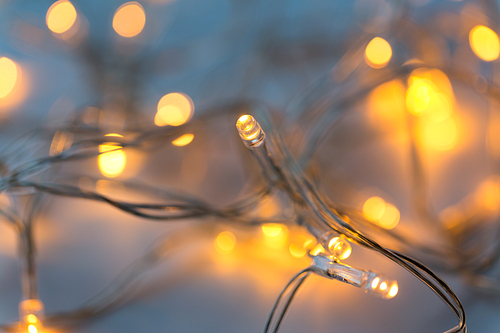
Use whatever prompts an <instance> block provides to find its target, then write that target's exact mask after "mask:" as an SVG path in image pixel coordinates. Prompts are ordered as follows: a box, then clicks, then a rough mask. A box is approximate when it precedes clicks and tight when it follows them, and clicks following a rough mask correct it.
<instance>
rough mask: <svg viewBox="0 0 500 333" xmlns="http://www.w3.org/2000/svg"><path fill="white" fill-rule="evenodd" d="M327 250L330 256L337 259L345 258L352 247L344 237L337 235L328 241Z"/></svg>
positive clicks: (349, 253)
mask: <svg viewBox="0 0 500 333" xmlns="http://www.w3.org/2000/svg"><path fill="white" fill-rule="evenodd" d="M328 251H329V252H330V254H331V256H332V257H334V258H336V259H339V260H345V259H347V258H349V256H350V255H351V253H352V247H351V244H350V243H349V241H348V240H347V239H345V237H343V236H338V237H333V238H331V239H330V240H329V241H328Z"/></svg>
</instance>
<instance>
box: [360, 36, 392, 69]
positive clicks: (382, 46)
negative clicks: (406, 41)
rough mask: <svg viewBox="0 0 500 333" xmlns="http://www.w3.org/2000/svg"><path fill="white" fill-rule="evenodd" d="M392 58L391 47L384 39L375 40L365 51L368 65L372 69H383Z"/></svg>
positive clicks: (377, 38)
mask: <svg viewBox="0 0 500 333" xmlns="http://www.w3.org/2000/svg"><path fill="white" fill-rule="evenodd" d="M391 57H392V48H391V45H390V44H389V43H388V42H387V41H386V40H385V39H383V38H380V37H375V38H373V39H372V40H371V41H370V42H369V43H368V45H367V46H366V49H365V60H366V63H367V64H368V65H369V66H370V67H372V68H382V67H384V66H385V65H387V63H388V62H389V60H391Z"/></svg>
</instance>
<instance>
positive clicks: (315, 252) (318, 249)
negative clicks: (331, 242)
mask: <svg viewBox="0 0 500 333" xmlns="http://www.w3.org/2000/svg"><path fill="white" fill-rule="evenodd" d="M309 253H310V254H311V255H313V256H316V255H318V254H319V253H325V248H324V247H323V245H321V244H317V245H316V246H315V247H314V248H313V249H312V250H311V252H309Z"/></svg>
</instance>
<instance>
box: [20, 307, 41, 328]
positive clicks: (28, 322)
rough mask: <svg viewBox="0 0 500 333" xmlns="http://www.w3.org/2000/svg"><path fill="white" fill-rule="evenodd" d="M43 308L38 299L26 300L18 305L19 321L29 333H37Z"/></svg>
mask: <svg viewBox="0 0 500 333" xmlns="http://www.w3.org/2000/svg"><path fill="white" fill-rule="evenodd" d="M43 316H44V306H43V303H42V301H40V300H39V299H27V300H25V301H22V302H21V303H20V304H19V320H20V322H21V323H22V324H23V325H25V327H27V329H28V332H29V333H37V332H39V330H40V328H41V327H42V320H43Z"/></svg>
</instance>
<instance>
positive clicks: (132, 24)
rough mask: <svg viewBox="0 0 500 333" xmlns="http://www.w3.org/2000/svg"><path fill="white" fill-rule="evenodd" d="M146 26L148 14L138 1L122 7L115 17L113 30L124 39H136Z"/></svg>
mask: <svg viewBox="0 0 500 333" xmlns="http://www.w3.org/2000/svg"><path fill="white" fill-rule="evenodd" d="M145 25H146V13H145V12H144V8H142V6H141V4H140V3H138V2H136V1H131V2H127V3H125V4H123V5H121V6H120V8H118V9H117V10H116V12H115V15H114V16H113V29H114V30H115V31H116V33H117V34H119V35H120V36H123V37H135V36H137V35H138V34H140V33H141V31H142V29H144V26H145Z"/></svg>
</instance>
